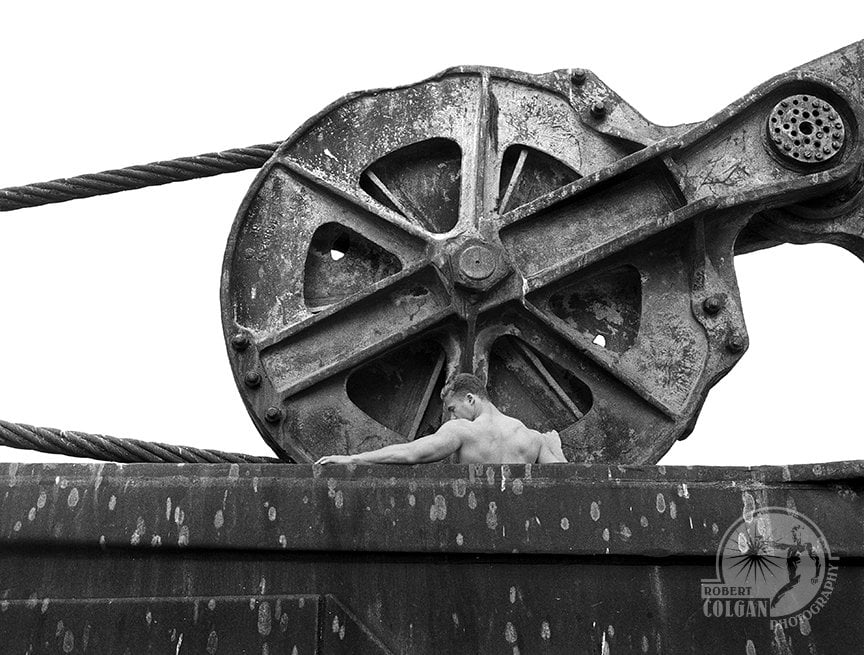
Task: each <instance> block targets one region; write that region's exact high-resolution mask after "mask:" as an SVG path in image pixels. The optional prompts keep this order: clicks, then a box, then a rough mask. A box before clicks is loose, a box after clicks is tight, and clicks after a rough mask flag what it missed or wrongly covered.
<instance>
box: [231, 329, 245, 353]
mask: <svg viewBox="0 0 864 655" xmlns="http://www.w3.org/2000/svg"><path fill="white" fill-rule="evenodd" d="M231 347H232V348H234V350H246V348H248V347H249V335H248V334H246V333H245V332H238V333H237V334H235V335H234V336H233V337H231Z"/></svg>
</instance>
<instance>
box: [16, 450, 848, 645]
mask: <svg viewBox="0 0 864 655" xmlns="http://www.w3.org/2000/svg"><path fill="white" fill-rule="evenodd" d="M862 469H864V465H862V464H861V463H860V462H852V463H841V464H834V465H816V466H792V467H765V468H754V469H743V468H738V469H719V468H710V467H694V468H668V469H667V468H664V467H654V466H647V467H625V466H620V467H618V466H613V467H607V466H593V467H591V466H584V465H547V466H539V465H535V466H454V465H442V466H433V467H422V468H410V467H359V468H356V469H353V470H352V469H329V468H328V469H323V468H320V467H313V466H299V465H297V466H291V465H246V464H244V465H180V466H177V465H146V464H142V465H111V464H105V465H89V464H63V465H14V464H12V465H8V464H7V465H3V467H2V469H0V471H2V473H0V499H2V500H0V553H2V555H0V635H2V637H3V641H2V643H3V644H4V648H3V651H4V652H30V653H34V654H35V653H102V652H118V653H122V652H129V653H139V652H152V653H184V652H195V653H200V652H207V653H211V654H212V653H235V652H248V653H289V654H290V653H295V652H296V653H297V654H298V655H300V654H302V653H343V652H344V653H444V652H447V653H506V654H507V655H513V654H514V653H522V654H525V653H565V652H566V653H573V652H578V653H598V654H599V655H604V654H613V653H700V654H701V653H745V654H750V653H760V654H763V653H808V654H812V653H849V652H857V651H856V650H855V648H856V646H853V644H860V643H861V642H862V640H864V628H862V626H864V621H862V619H864V611H862V607H864V597H862V596H864V585H862V583H864V575H862V569H861V556H862V550H864V543H862V530H861V526H862V524H864V503H862V502H861V499H860V493H861V488H862ZM767 506H778V507H789V508H795V509H797V511H798V512H800V513H801V514H804V515H807V516H809V517H811V518H812V519H814V520H815V521H816V522H818V524H819V526H820V527H821V528H822V530H823V532H824V535H825V538H826V540H827V542H828V543H829V544H830V548H831V554H832V556H834V557H839V560H837V561H836V564H835V566H837V567H838V569H839V573H837V574H836V578H837V581H836V584H835V586H834V588H833V593H832V595H831V598H830V602H829V603H828V604H827V605H826V606H825V608H824V610H823V611H822V612H821V613H820V614H819V615H818V616H815V617H813V618H812V620H811V621H810V623H809V624H807V625H806V626H804V625H800V626H786V627H785V628H784V627H783V626H782V625H780V626H779V628H778V627H776V626H775V627H774V629H772V627H771V624H770V622H769V620H768V619H766V618H737V617H724V618H717V617H707V616H705V612H704V607H703V599H702V598H701V596H700V581H701V580H702V579H706V578H710V577H711V576H712V574H713V573H714V571H715V559H716V553H717V548H718V544H719V543H720V540H721V538H722V536H723V533H724V531H725V530H726V528H727V527H728V526H729V525H731V524H733V523H734V522H735V521H736V520H739V519H740V518H741V517H742V513H743V514H744V515H746V513H747V512H753V511H754V510H758V508H761V507H767Z"/></svg>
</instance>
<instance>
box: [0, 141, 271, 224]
mask: <svg viewBox="0 0 864 655" xmlns="http://www.w3.org/2000/svg"><path fill="white" fill-rule="evenodd" d="M278 145H279V144H278V143H262V144H259V145H256V146H247V147H245V148H234V149H232V150H223V151H222V152H208V153H205V154H203V155H195V156H194V157H180V158H179V159H172V160H170V161H154V162H151V163H149V164H139V165H137V166H129V167H128V168H118V169H114V170H109V171H102V172H101V173H87V174H86V175H79V176H77V177H64V178H62V179H59V180H51V181H50V182H36V183H34V184H27V185H25V186H18V187H7V188H5V189H0V212H11V211H15V210H16V209H24V208H25V207H38V206H40V205H50V204H52V203H56V202H68V201H69V200H78V199H80V198H92V197H93V196H104V195H108V194H111V193H120V192H121V191H130V190H132V189H144V188H146V187H150V186H159V185H162V184H171V183H172V182H185V181H187V180H197V179H198V178H202V177H213V176H214V175H222V174H223V173H236V172H237V171H245V170H247V169H250V168H260V167H261V165H262V164H263V163H264V162H265V161H267V160H268V159H269V158H270V156H271V155H272V154H273V151H274V150H276V147H277V146H278Z"/></svg>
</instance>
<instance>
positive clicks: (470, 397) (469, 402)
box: [465, 392, 474, 405]
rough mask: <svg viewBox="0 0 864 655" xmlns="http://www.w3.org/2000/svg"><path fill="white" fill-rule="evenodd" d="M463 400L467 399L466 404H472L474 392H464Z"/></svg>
mask: <svg viewBox="0 0 864 655" xmlns="http://www.w3.org/2000/svg"><path fill="white" fill-rule="evenodd" d="M465 400H467V401H468V404H469V405H473V404H474V394H473V393H470V392H469V393H466V394H465Z"/></svg>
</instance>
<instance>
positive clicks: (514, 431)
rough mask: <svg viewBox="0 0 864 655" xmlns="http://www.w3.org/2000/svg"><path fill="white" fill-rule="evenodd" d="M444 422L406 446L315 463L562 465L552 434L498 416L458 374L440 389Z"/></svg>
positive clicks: (476, 386) (476, 384) (480, 388)
mask: <svg viewBox="0 0 864 655" xmlns="http://www.w3.org/2000/svg"><path fill="white" fill-rule="evenodd" d="M441 398H442V400H443V401H444V408H445V410H446V412H447V413H448V415H449V416H450V420H448V421H447V422H445V423H444V424H443V425H442V426H441V427H440V428H439V429H438V431H437V432H435V433H434V434H430V435H429V436H427V437H422V438H420V439H415V440H414V441H409V442H408V443H400V444H394V445H392V446H385V447H384V448H379V449H378V450H372V451H369V452H366V453H359V454H357V455H327V456H326V457H322V458H321V459H319V460H318V461H317V462H315V463H316V464H349V463H356V464H425V463H428V462H437V461H438V460H441V459H444V458H445V457H448V456H450V455H452V454H453V453H456V459H457V461H458V462H460V463H463V464H465V463H470V464H480V463H483V464H530V463H533V462H539V463H541V464H548V463H552V462H566V461H567V459H566V458H565V457H564V453H563V451H562V450H561V437H559V436H558V433H557V432H556V431H554V430H553V431H551V432H545V433H540V432H538V431H537V430H532V429H530V428H527V427H525V425H524V424H523V423H522V421H520V420H518V419H515V418H512V417H510V416H507V415H505V414H503V413H502V412H501V411H500V410H499V409H498V408H497V407H495V405H493V404H492V402H491V401H490V400H489V395H488V394H487V392H486V387H485V385H484V384H483V383H482V382H481V381H480V379H479V378H477V377H475V376H473V375H470V374H468V373H461V374H459V375H457V376H455V377H454V378H453V379H452V380H451V381H450V382H448V383H447V384H446V385H445V386H444V389H442V390H441Z"/></svg>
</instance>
